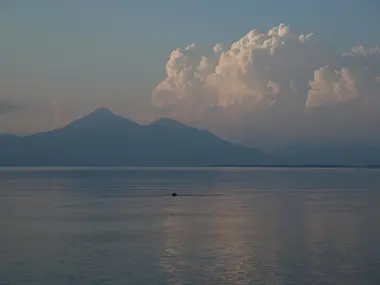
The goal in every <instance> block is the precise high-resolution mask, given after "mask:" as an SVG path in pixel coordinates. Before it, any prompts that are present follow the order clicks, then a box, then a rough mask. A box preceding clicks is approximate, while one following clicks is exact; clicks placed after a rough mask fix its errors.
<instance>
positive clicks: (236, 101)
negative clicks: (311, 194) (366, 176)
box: [0, 0, 380, 148]
mask: <svg viewBox="0 0 380 285" xmlns="http://www.w3.org/2000/svg"><path fill="white" fill-rule="evenodd" d="M53 2H55V1H44V0H36V1H4V3H3V2H2V4H0V10H1V12H0V34H1V35H2V43H1V48H0V133H16V134H25V133H34V132H38V131H43V130H50V129H54V128H56V127H61V126H64V125H66V124H67V123H69V122H71V121H73V120H74V119H77V118H78V117H80V116H82V115H83V114H86V113H89V112H91V111H92V110H94V109H96V108H98V107H107V108H110V109H111V110H112V111H114V112H115V113H117V114H120V115H123V116H126V117H128V118H131V119H133V120H135V121H137V122H139V123H149V122H151V121H153V120H156V119H157V118H160V117H171V118H174V119H176V120H179V121H181V122H183V123H186V124H190V125H193V126H195V127H200V128H207V129H209V130H210V131H212V132H214V133H216V134H217V135H219V136H221V137H223V138H226V139H228V140H231V141H234V142H238V143H241V144H245V145H252V146H259V147H263V148H272V147H279V146H286V145H296V144H312V145H315V144H317V145H329V144H334V145H335V144H341V143H345V142H348V143H353V144H355V143H360V144H363V143H364V144H376V143H378V142H380V134H379V133H380V132H379V131H378V125H379V123H380V108H379V107H380V36H379V35H378V29H377V27H378V26H379V24H380V20H379V18H378V15H377V14H378V11H379V9H380V6H379V5H378V4H376V3H375V2H376V1H363V2H361V1H353V0H347V1H344V2H342V1H338V0H332V1H328V4H327V2H326V3H324V5H322V4H321V5H316V4H315V3H316V2H315V1H311V0H305V1H298V0H297V1H294V2H292V3H291V4H290V3H285V2H283V1H280V0H278V1H275V0H272V1H245V2H240V4H239V5H236V3H235V4H234V3H232V2H231V3H227V2H226V3H225V2H224V1H210V2H209V4H210V5H205V4H204V2H202V1H198V2H197V1H196V3H192V4H191V5H190V3H187V4H185V3H182V4H180V3H175V4H174V3H173V2H168V1H162V2H160V4H158V2H152V1H125V3H124V2H123V1H110V2H107V3H106V2H104V3H103V2H102V1H62V2H60V1H57V3H53ZM58 2H59V3H58ZM143 2H146V3H145V5H143ZM359 2H361V3H359ZM370 2H371V3H370ZM264 3H265V4H264ZM342 3H344V5H343V4H342ZM325 4H326V5H325ZM145 6H146V7H145ZM206 6H207V7H206ZM209 6H210V7H209ZM322 6H323V9H322ZM147 7H149V8H147ZM318 15H323V17H322V18H321V17H320V16H318Z"/></svg>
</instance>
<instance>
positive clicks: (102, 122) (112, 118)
mask: <svg viewBox="0 0 380 285" xmlns="http://www.w3.org/2000/svg"><path fill="white" fill-rule="evenodd" d="M128 126H139V125H138V124H136V123H135V122H133V121H131V120H128V119H126V118H123V117H121V116H118V115H115V114H114V113H113V112H112V111H111V110H109V109H107V108H104V107H102V108H98V109H96V110H94V111H92V112H91V113H89V114H87V115H85V116H83V117H81V118H79V119H78V120H76V121H73V122H72V123H70V124H69V125H68V126H67V127H68V128H70V129H72V128H77V129H117V128H124V127H128ZM67 127H66V128H67Z"/></svg>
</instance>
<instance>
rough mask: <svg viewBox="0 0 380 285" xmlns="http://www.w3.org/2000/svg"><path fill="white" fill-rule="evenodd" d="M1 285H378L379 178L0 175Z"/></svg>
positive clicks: (358, 174) (108, 172)
mask: <svg viewBox="0 0 380 285" xmlns="http://www.w3.org/2000/svg"><path fill="white" fill-rule="evenodd" d="M172 192H176V193H178V196H177V197H171V193H172ZM0 284H23V285H24V284H39V285H41V284H49V285H51V284H54V285H60V284H92V285H95V284H157V285H160V284H194V285H195V284H210V285H213V284H215V285H216V284H218V285H219V284H271V285H272V284H273V285H274V284H276V285H277V284H300V285H310V284H313V285H314V284H316V285H317V284H331V285H339V284H344V285H352V284H360V285H365V284H370V285H376V284H380V170H377V169H285V168H284V169H275V168H273V169H272V168H262V169H260V168H257V169H254V168H252V169H251V168H241V169H240V168H230V169H228V168H220V169H218V168H209V169H208V168H204V169H192V168H188V169H186V168H180V169H175V168H173V169H170V168H162V169H154V168H151V169H149V168H147V169H144V168H143V169H138V168H136V169H133V168H125V169H123V168H105V169H102V168H99V169H96V168H77V169H70V168H54V169H44V168H40V169H33V168H31V169H26V168H20V169H7V168H3V169H0Z"/></svg>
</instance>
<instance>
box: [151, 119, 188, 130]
mask: <svg viewBox="0 0 380 285" xmlns="http://www.w3.org/2000/svg"><path fill="white" fill-rule="evenodd" d="M150 125H151V126H164V127H182V128H185V127H186V128H188V126H186V125H184V124H182V123H180V122H178V121H176V120H174V119H171V118H167V117H164V118H160V119H158V120H156V121H154V122H152V123H151V124H150Z"/></svg>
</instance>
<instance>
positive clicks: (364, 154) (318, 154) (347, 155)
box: [274, 142, 380, 166]
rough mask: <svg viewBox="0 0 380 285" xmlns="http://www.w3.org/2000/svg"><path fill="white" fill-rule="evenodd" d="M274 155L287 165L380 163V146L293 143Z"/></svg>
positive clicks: (363, 164) (365, 164)
mask: <svg viewBox="0 0 380 285" xmlns="http://www.w3.org/2000/svg"><path fill="white" fill-rule="evenodd" d="M274 155H275V156H276V157H278V158H281V160H282V161H283V162H284V163H285V164H286V165H289V166H294V165H315V166H318V165H340V166H373V165H380V146H379V145H376V144H363V143H348V142H345V143H334V144H328V145H294V146H289V147H282V148H279V149H277V150H276V151H275V152H274Z"/></svg>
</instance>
